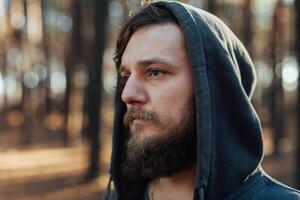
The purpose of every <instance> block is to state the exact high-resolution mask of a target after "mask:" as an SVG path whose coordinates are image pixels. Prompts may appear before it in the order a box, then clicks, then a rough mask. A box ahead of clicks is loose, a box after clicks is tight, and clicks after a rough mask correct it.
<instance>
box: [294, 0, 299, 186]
mask: <svg viewBox="0 0 300 200" xmlns="http://www.w3.org/2000/svg"><path fill="white" fill-rule="evenodd" d="M295 11H296V18H295V22H296V24H295V25H296V27H295V30H296V33H295V34H296V43H295V47H296V55H297V59H298V65H300V46H299V44H300V0H295ZM299 86H300V79H298V106H297V111H298V112H297V113H298V123H297V124H298V127H297V133H298V134H297V136H298V137H297V138H298V142H297V143H296V145H297V147H296V148H297V152H296V155H297V166H296V169H297V170H296V173H297V174H296V180H297V183H296V185H297V188H298V189H300V170H299V169H300V87H299Z"/></svg>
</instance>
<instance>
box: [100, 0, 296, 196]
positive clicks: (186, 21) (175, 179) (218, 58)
mask: <svg viewBox="0 0 300 200" xmlns="http://www.w3.org/2000/svg"><path fill="white" fill-rule="evenodd" d="M115 62H116V67H117V69H118V72H119V73H118V83H117V90H116V96H115V120H114V133H113V151H112V160H111V168H110V175H111V176H110V177H111V178H110V182H109V186H108V188H107V190H106V191H105V194H104V198H103V199H105V200H108V199H119V200H123V199H126V200H146V199H147V200H192V199H194V200H223V199H226V200H227V199H236V200H239V199H240V200H242V199H243V200H248V199H249V200H250V199H255V200H265V199H272V200H276V199H278V200H279V199H280V200H283V199H285V200H286V199H287V200H289V199H291V200H299V199H300V195H299V192H298V191H296V190H295V189H292V188H289V187H287V186H284V185H282V184H279V183H278V182H276V181H274V180H273V179H272V178H271V177H269V176H268V175H266V173H265V172H264V171H263V170H262V168H261V166H260V163H261V160H262V156H263V142H262V129H261V125H260V122H259V119H258V117H257V115H256V112H255V110H254V109H253V107H252V105H251V102H250V100H251V97H252V94H253V91H254V86H255V83H256V76H255V71H254V66H253V63H252V61H251V59H250V57H249V55H248V53H247V51H246V50H245V48H244V47H243V45H242V44H241V43H240V41H239V40H238V39H237V38H236V37H235V35H234V34H233V33H232V32H231V31H230V30H229V29H228V28H227V26H226V25H224V23H222V22H221V21H220V20H219V19H218V18H217V17H215V16H213V15H211V14H209V13H207V12H205V11H203V10H200V9H197V8H194V7H191V6H189V5H186V4H183V3H179V2H176V1H158V2H155V3H152V4H149V5H148V6H146V7H145V8H143V9H142V10H141V11H140V12H138V13H137V14H136V15H135V16H134V17H132V18H131V19H129V21H128V22H127V23H126V24H125V26H124V27H123V28H122V30H121V33H120V36H119V39H118V41H117V48H116V57H115ZM112 182H113V183H114V187H115V188H114V190H113V191H112V190H111V187H112V186H111V183H112Z"/></svg>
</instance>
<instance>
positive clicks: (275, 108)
mask: <svg viewBox="0 0 300 200" xmlns="http://www.w3.org/2000/svg"><path fill="white" fill-rule="evenodd" d="M281 6H282V2H281V1H280V0H279V1H278V3H277V5H276V8H275V11H274V16H273V29H272V31H273V34H272V36H273V37H272V39H271V40H272V42H271V46H272V47H271V59H272V65H273V74H274V77H273V85H272V88H271V95H272V96H271V114H272V128H273V133H274V135H273V142H274V151H273V153H274V155H277V154H278V153H280V147H279V145H280V142H281V139H282V137H283V136H284V123H285V122H284V117H283V116H284V112H285V110H284V94H283V88H282V79H281V78H279V77H278V76H276V69H275V68H276V65H277V63H278V62H279V61H281V60H282V58H283V52H282V51H280V49H279V48H281V44H282V37H281V35H280V33H279V31H280V28H281V24H280V8H281Z"/></svg>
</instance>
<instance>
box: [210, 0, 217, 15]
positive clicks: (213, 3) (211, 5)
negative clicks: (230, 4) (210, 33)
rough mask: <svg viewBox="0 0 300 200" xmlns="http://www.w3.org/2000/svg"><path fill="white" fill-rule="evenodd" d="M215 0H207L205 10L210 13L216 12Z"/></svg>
mask: <svg viewBox="0 0 300 200" xmlns="http://www.w3.org/2000/svg"><path fill="white" fill-rule="evenodd" d="M216 1H217V0H207V10H208V12H210V13H213V14H216V13H217V11H218V8H217V2H216Z"/></svg>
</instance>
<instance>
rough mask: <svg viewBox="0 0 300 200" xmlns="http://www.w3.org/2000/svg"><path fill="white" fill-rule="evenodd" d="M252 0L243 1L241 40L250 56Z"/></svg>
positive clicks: (251, 54)
mask: <svg viewBox="0 0 300 200" xmlns="http://www.w3.org/2000/svg"><path fill="white" fill-rule="evenodd" d="M251 3H252V0H245V1H244V3H243V19H244V26H243V30H242V31H243V39H244V45H245V46H246V47H247V50H248V52H249V54H250V56H251V57H252V56H253V53H252V39H253V34H252V12H251V10H252V6H251Z"/></svg>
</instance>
